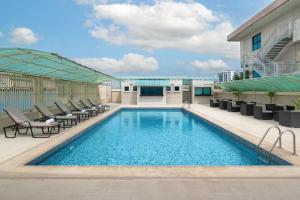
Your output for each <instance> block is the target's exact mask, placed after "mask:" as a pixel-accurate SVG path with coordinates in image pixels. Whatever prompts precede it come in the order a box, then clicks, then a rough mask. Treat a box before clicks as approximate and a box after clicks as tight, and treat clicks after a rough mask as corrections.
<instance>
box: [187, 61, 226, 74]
mask: <svg viewBox="0 0 300 200" xmlns="http://www.w3.org/2000/svg"><path fill="white" fill-rule="evenodd" d="M192 65H193V66H194V67H195V68H196V69H198V70H200V71H201V72H202V73H204V74H215V73H217V72H219V71H222V70H226V69H228V68H229V66H228V65H227V64H226V63H225V62H224V61H223V60H207V61H199V60H195V61H193V62H192Z"/></svg>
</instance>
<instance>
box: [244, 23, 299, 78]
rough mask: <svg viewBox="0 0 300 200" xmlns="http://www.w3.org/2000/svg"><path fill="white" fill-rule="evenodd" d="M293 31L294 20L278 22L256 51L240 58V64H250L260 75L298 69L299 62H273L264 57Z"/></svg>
mask: <svg viewBox="0 0 300 200" xmlns="http://www.w3.org/2000/svg"><path fill="white" fill-rule="evenodd" d="M293 32H294V22H292V21H290V22H288V23H282V24H279V25H278V26H277V27H276V28H274V29H273V30H272V31H271V32H270V33H269V37H268V38H269V39H268V40H266V41H265V42H264V43H263V45H262V48H261V49H260V50H259V51H258V52H256V53H250V54H247V55H245V56H244V57H243V58H242V62H241V63H242V65H245V66H251V67H252V68H253V69H254V70H256V71H257V72H258V73H259V74H260V75H261V76H275V75H281V74H289V73H295V72H298V71H300V66H299V65H300V64H299V62H296V63H280V62H274V61H272V60H270V59H269V58H268V57H266V55H267V53H268V52H269V51H270V50H271V49H272V48H273V46H274V45H276V44H277V43H278V42H280V41H281V40H282V39H284V38H292V37H293Z"/></svg>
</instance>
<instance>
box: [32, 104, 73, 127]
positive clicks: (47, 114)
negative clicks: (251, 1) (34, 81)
mask: <svg viewBox="0 0 300 200" xmlns="http://www.w3.org/2000/svg"><path fill="white" fill-rule="evenodd" d="M34 107H35V108H36V109H37V111H39V113H41V115H42V116H43V118H42V120H44V121H45V120H48V119H54V120H55V121H58V122H62V124H63V128H64V129H65V128H70V127H72V126H73V125H77V116H74V115H55V114H53V113H52V112H51V111H50V110H49V109H48V108H47V107H46V106H44V105H35V106H34Z"/></svg>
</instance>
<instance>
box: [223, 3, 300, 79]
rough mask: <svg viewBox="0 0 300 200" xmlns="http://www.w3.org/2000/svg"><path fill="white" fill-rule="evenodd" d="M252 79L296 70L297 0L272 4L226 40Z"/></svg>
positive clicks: (299, 54)
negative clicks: (236, 47) (235, 48)
mask: <svg viewBox="0 0 300 200" xmlns="http://www.w3.org/2000/svg"><path fill="white" fill-rule="evenodd" d="M228 41H237V42H240V55H241V66H242V67H243V68H246V69H249V71H251V72H252V75H253V77H260V76H273V75H277V74H285V73H293V72H296V71H299V70H300V42H299V41H300V0H274V1H273V2H272V3H271V4H270V5H269V6H267V7H266V8H265V9H263V10H262V11H260V12H259V13H257V14H256V15H255V16H253V17H252V18H251V19H249V20H248V21H246V22H245V23H244V24H242V25H241V26H240V27H239V28H238V29H236V30H235V31H234V32H233V33H231V34H230V35H229V36H228Z"/></svg>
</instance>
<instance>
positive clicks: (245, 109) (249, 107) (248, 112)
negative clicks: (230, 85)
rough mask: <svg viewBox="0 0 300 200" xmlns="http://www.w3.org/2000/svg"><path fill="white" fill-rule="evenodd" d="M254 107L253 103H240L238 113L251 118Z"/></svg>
mask: <svg viewBox="0 0 300 200" xmlns="http://www.w3.org/2000/svg"><path fill="white" fill-rule="evenodd" d="M255 105H256V104H255V103H246V102H243V103H241V105H240V113H241V114H242V115H245V116H253V110H254V106H255Z"/></svg>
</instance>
